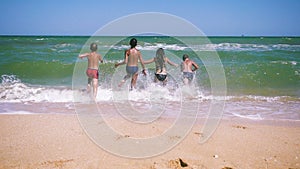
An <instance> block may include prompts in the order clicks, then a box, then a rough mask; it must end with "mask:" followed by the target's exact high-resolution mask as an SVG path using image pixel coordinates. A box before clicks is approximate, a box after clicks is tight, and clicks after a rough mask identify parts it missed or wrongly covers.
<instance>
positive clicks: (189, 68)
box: [181, 59, 198, 72]
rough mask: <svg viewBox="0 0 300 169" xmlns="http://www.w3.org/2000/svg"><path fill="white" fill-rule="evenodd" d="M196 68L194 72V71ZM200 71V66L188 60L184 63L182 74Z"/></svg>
mask: <svg viewBox="0 0 300 169" xmlns="http://www.w3.org/2000/svg"><path fill="white" fill-rule="evenodd" d="M193 67H194V70H193ZM197 69H198V65H197V64H196V63H195V62H193V61H192V60H189V59H186V60H185V61H183V62H182V65H181V70H182V72H193V71H195V70H197Z"/></svg>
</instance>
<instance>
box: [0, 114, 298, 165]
mask: <svg viewBox="0 0 300 169" xmlns="http://www.w3.org/2000/svg"><path fill="white" fill-rule="evenodd" d="M204 120H205V119H197V122H196V123H195V125H194V126H193V128H192V129H191V131H190V132H189V134H188V135H187V136H186V137H185V138H184V139H183V141H182V142H180V143H179V144H178V145H176V146H175V147H174V148H172V149H171V150H170V151H167V152H165V153H163V154H161V155H158V156H155V157H151V158H145V159H129V158H123V157H118V156H116V155H113V154H111V153H108V152H107V151H105V150H103V149H101V148H100V147H98V146H97V145H96V144H95V143H94V142H93V141H91V139H90V138H89V137H87V135H86V133H85V132H84V130H83V129H82V128H81V125H80V123H79V121H78V119H77V115H76V114H29V115H4V114H3V115H0V126H1V129H0V134H1V137H2V139H1V141H0V142H1V146H0V168H67V169H68V168H122V169H124V168H125V169H127V168H128V169H129V168H130V169H134V168H137V169H140V168H145V169H147V168H149V169H150V168H151V169H154V168H157V169H159V168H176V167H177V168H180V167H181V166H180V165H181V162H180V161H182V162H184V163H186V164H187V165H188V166H187V167H184V168H208V169H209V168H220V169H221V168H225V167H230V168H233V169H236V168H244V169H247V168H249V169H250V168H251V169H256V168H257V169H259V168H279V169H281V168H282V169H286V168H299V167H300V146H299V145H300V135H299V131H300V122H296V121H294V122H289V121H272V120H260V121H253V120H246V119H232V120H230V119H222V120H221V122H220V123H219V126H218V128H217V129H216V131H215V132H214V133H213V135H212V136H211V137H210V138H209V139H208V140H207V141H206V142H205V143H203V144H199V143H198V142H199V138H200V136H201V132H200V129H201V127H202V126H203V122H204ZM168 121H169V120H164V121H163V122H162V126H165V125H166V124H167V123H169V122H168ZM111 122H112V123H113V124H115V125H116V126H119V127H122V124H118V123H119V122H120V120H119V119H114V121H111ZM123 127H125V128H126V127H127V126H123ZM154 127H157V129H159V127H160V126H159V125H157V126H154ZM152 128H153V127H152ZM126 130H129V131H131V132H132V131H133V133H135V130H136V129H135V128H132V127H130V126H129V127H127V128H126ZM153 131H154V132H150V133H152V134H155V133H159V132H158V130H157V132H155V131H156V130H153ZM137 132H138V131H137ZM140 133H142V135H146V134H147V133H145V132H144V133H143V132H140ZM128 137H130V135H129V136H128ZM114 141H118V140H114Z"/></svg>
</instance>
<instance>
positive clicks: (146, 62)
mask: <svg viewBox="0 0 300 169" xmlns="http://www.w3.org/2000/svg"><path fill="white" fill-rule="evenodd" d="M152 62H154V58H152V59H150V60H146V61H144V64H149V63H152Z"/></svg>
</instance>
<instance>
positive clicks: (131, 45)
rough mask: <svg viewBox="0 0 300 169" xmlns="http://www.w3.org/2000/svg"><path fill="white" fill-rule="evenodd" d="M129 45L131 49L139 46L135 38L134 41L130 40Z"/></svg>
mask: <svg viewBox="0 0 300 169" xmlns="http://www.w3.org/2000/svg"><path fill="white" fill-rule="evenodd" d="M129 44H130V47H131V48H134V47H136V45H137V40H136V39H135V38H132V39H130V42H129Z"/></svg>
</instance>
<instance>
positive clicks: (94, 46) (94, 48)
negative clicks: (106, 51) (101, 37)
mask: <svg viewBox="0 0 300 169" xmlns="http://www.w3.org/2000/svg"><path fill="white" fill-rule="evenodd" d="M90 49H91V51H93V52H95V51H97V49H98V47H97V44H96V43H92V44H91V46H90Z"/></svg>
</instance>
